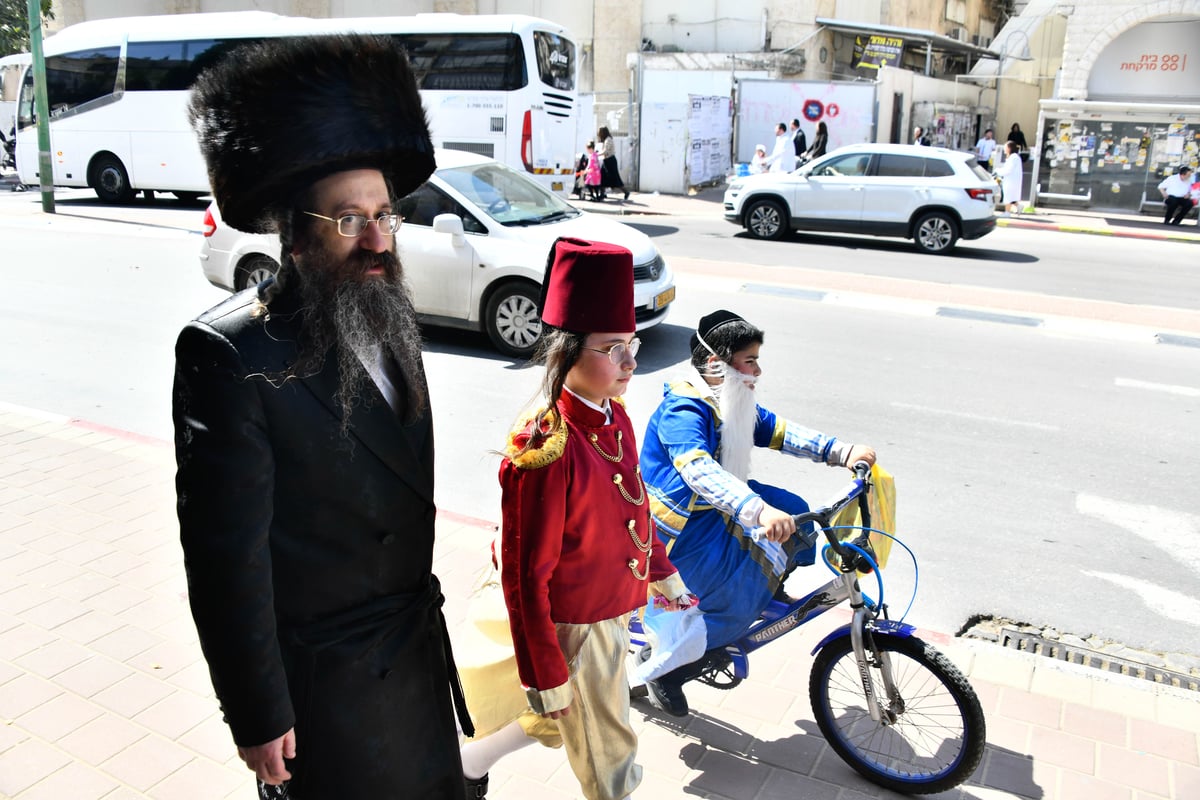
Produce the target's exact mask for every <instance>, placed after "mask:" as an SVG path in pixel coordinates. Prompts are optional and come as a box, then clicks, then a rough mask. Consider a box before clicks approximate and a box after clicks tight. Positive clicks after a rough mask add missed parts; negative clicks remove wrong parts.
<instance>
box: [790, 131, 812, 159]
mask: <svg viewBox="0 0 1200 800" xmlns="http://www.w3.org/2000/svg"><path fill="white" fill-rule="evenodd" d="M792 147H793V148H795V150H796V158H799V157H800V156H802V155H804V154H805V152H807V151H808V137H807V136H805V135H804V129H803V128H796V132H795V133H793V134H792Z"/></svg>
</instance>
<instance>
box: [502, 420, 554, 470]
mask: <svg viewBox="0 0 1200 800" xmlns="http://www.w3.org/2000/svg"><path fill="white" fill-rule="evenodd" d="M550 423H551V417H550V412H549V411H546V410H545V409H538V411H537V412H536V413H534V414H530V415H526V416H523V417H521V419H519V420H518V421H517V424H516V425H514V426H513V429H512V430H511V431H509V432H508V441H507V442H506V443H505V446H504V455H505V456H507V457H508V460H509V461H511V462H512V463H513V464H514V465H515V466H516V467H517V468H518V469H540V468H541V467H545V466H547V465H549V464H553V463H554V462H555V461H557V460H558V459H559V458H561V457H562V454H563V451H565V450H566V448H567V424H566V422H565V421H563V422H562V423H560V424H559V426H558V430H556V431H551V430H550ZM535 425H536V426H537V427H536V430H537V431H538V434H537V439H538V441H537V442H535V443H534V445H533V447H531V448H529V449H528V450H525V451H524V452H521V451H522V449H523V448H524V447H525V446H526V445H527V444H529V441H530V439H532V438H533V437H534V435H535V434H534V431H535V427H534V426H535Z"/></svg>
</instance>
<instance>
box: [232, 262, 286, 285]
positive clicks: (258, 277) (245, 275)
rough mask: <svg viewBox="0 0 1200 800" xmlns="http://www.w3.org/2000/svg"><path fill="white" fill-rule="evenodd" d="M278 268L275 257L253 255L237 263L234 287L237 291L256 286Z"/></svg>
mask: <svg viewBox="0 0 1200 800" xmlns="http://www.w3.org/2000/svg"><path fill="white" fill-rule="evenodd" d="M278 270H279V265H278V264H276V263H275V259H273V258H270V257H268V256H264V255H254V256H250V257H249V258H247V259H245V260H244V261H242V263H241V264H238V268H237V278H236V279H235V281H234V288H236V289H237V290H238V291H241V290H242V289H249V288H252V287H254V286H258V285H259V284H260V283H262V282H263V281H265V280H266V279H267V278H269V277H271V276H272V275H274V274H275V273H276V272H277V271H278Z"/></svg>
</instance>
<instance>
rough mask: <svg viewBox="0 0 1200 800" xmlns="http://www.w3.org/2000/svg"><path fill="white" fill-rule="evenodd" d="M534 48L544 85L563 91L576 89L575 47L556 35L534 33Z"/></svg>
mask: <svg viewBox="0 0 1200 800" xmlns="http://www.w3.org/2000/svg"><path fill="white" fill-rule="evenodd" d="M533 46H534V52H536V53H537V62H538V63H537V67H538V77H539V78H541V79H542V83H544V84H546V85H547V86H553V87H554V88H555V89H561V90H563V91H571V90H572V89H574V88H575V79H574V75H575V45H574V44H572V43H571V41H570V40H569V39H567V38H565V37H563V36H559V35H558V34H556V33H550V32H548V31H534V32H533Z"/></svg>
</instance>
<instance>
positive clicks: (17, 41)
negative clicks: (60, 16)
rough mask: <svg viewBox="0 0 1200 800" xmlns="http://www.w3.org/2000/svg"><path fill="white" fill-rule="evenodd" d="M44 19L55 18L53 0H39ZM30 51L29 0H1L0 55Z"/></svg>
mask: <svg viewBox="0 0 1200 800" xmlns="http://www.w3.org/2000/svg"><path fill="white" fill-rule="evenodd" d="M39 2H40V3H41V5H42V21H43V22H44V21H46V20H48V19H54V12H53V11H51V10H50V5H51V3H52V2H53V0H39ZM28 51H29V3H28V2H27V0H0V56H6V55H9V54H11V53H24V52H28Z"/></svg>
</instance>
